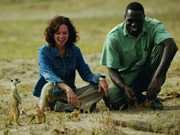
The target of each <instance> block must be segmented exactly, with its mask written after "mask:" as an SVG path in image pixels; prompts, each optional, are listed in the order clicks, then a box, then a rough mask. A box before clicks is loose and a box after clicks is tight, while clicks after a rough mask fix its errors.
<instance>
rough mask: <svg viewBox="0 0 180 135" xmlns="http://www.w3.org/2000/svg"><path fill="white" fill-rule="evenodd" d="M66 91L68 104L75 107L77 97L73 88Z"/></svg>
mask: <svg viewBox="0 0 180 135" xmlns="http://www.w3.org/2000/svg"><path fill="white" fill-rule="evenodd" d="M66 93H67V99H68V104H69V105H71V106H73V107H77V106H78V98H77V96H76V94H75V93H74V92H73V90H72V89H67V90H66Z"/></svg>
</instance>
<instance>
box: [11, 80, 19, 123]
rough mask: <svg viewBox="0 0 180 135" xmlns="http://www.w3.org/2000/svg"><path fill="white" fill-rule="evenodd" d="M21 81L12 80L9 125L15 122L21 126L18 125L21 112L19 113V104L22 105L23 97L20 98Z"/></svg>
mask: <svg viewBox="0 0 180 135" xmlns="http://www.w3.org/2000/svg"><path fill="white" fill-rule="evenodd" d="M20 82H21V81H20V80H19V79H13V80H11V97H10V99H11V119H10V120H9V124H10V125H11V124H12V121H14V122H15V123H16V124H17V125H19V126H20V124H19V123H18V119H19V115H20V111H19V104H20V103H21V97H20V96H19V92H18V87H17V84H18V83H20Z"/></svg>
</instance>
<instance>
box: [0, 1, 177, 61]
mask: <svg viewBox="0 0 180 135" xmlns="http://www.w3.org/2000/svg"><path fill="white" fill-rule="evenodd" d="M137 1H138V2H140V3H142V4H143V6H144V8H145V14H146V16H148V17H151V18H155V19H158V20H160V21H162V23H163V24H164V26H165V28H166V29H167V30H168V31H169V32H170V33H171V34H172V36H173V37H174V39H175V41H176V43H177V45H178V47H180V39H179V37H180V1H179V0H137ZM130 2H132V0H0V3H1V4H0V58H4V59H37V49H38V48H39V47H40V46H42V45H43V44H44V43H45V40H44V29H45V27H46V26H47V21H48V20H50V19H52V18H53V17H54V16H56V15H63V16H66V17H69V18H70V19H71V20H72V22H73V24H74V25H75V27H76V29H77V31H78V32H79V36H80V41H79V42H78V43H77V46H79V47H80V48H81V51H82V53H83V54H84V55H86V54H92V53H101V51H102V47H103V43H104V40H105V37H106V35H107V33H108V32H109V31H110V30H111V29H112V28H113V27H114V26H116V25H118V24H119V23H121V22H122V21H123V20H124V13H125V9H126V6H127V5H128V4H129V3H130Z"/></svg>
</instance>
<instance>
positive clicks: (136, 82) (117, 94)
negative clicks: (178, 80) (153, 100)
mask: <svg viewBox="0 0 180 135" xmlns="http://www.w3.org/2000/svg"><path fill="white" fill-rule="evenodd" d="M163 49H164V46H163V45H161V44H159V45H155V46H154V47H153V49H152V52H151V54H150V57H149V59H148V61H147V62H146V64H145V65H144V66H143V67H142V68H141V69H138V70H135V71H132V72H129V73H125V74H123V76H121V77H122V78H123V81H124V83H125V84H126V85H127V86H129V87H130V88H132V89H133V90H134V92H135V95H136V97H137V100H138V102H139V103H140V102H142V101H143V100H145V96H143V95H142V92H143V91H146V90H147V87H148V85H149V83H150V82H151V80H152V77H153V75H154V73H155V71H156V69H157V67H158V65H159V63H160V61H161V58H162V53H163ZM165 79H166V74H164V75H163V76H161V77H160V80H161V86H162V85H163V83H164V82H165ZM105 101H106V104H109V106H111V109H114V110H119V109H120V107H122V106H124V107H127V106H128V104H129V102H128V100H127V97H126V96H125V93H124V90H122V89H121V88H118V87H117V86H116V85H115V84H113V83H111V85H110V86H109V93H108V98H106V99H105ZM132 104H133V103H132Z"/></svg>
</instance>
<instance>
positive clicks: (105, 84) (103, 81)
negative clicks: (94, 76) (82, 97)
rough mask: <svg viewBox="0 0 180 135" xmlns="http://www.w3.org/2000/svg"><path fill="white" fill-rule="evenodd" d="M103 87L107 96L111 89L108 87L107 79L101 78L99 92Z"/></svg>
mask: <svg viewBox="0 0 180 135" xmlns="http://www.w3.org/2000/svg"><path fill="white" fill-rule="evenodd" d="M102 89H103V90H104V93H105V96H106V97H107V96H108V91H109V89H108V84H107V82H106V80H105V79H102V80H101V79H100V81H99V90H98V92H101V90H102Z"/></svg>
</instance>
